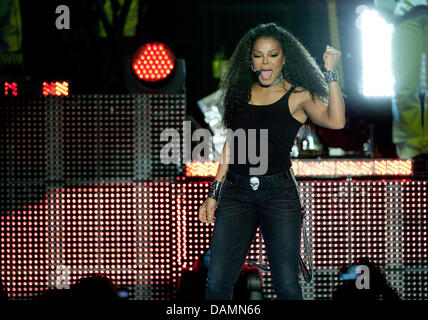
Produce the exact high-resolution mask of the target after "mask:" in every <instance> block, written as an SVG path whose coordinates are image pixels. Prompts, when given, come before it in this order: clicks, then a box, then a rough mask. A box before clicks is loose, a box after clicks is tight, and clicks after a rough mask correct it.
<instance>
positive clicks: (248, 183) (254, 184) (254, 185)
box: [226, 168, 292, 191]
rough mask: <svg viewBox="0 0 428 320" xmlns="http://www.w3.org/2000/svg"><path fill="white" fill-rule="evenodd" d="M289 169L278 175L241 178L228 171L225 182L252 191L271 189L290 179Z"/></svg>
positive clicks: (241, 176)
mask: <svg viewBox="0 0 428 320" xmlns="http://www.w3.org/2000/svg"><path fill="white" fill-rule="evenodd" d="M290 170H291V168H290V169H286V170H283V171H281V172H279V173H275V174H272V175H261V176H243V175H240V174H237V173H234V172H230V171H228V172H227V173H226V180H227V181H229V182H232V183H234V184H239V185H242V186H244V187H249V188H251V189H252V190H254V191H255V190H258V189H259V188H260V189H261V188H265V187H272V186H274V185H276V184H280V183H281V182H284V181H285V180H288V179H292V173H291V172H290Z"/></svg>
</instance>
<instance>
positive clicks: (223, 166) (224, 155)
mask: <svg viewBox="0 0 428 320" xmlns="http://www.w3.org/2000/svg"><path fill="white" fill-rule="evenodd" d="M228 159H229V144H228V142H227V140H226V142H225V143H224V146H223V151H222V152H221V161H220V164H219V166H218V169H217V174H216V176H215V178H214V179H215V180H217V181H219V182H223V181H224V178H225V177H226V172H227V169H228V168H229V162H228V161H227V160H228Z"/></svg>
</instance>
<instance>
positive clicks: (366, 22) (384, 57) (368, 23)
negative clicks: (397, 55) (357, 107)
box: [357, 9, 394, 97]
mask: <svg viewBox="0 0 428 320" xmlns="http://www.w3.org/2000/svg"><path fill="white" fill-rule="evenodd" d="M357 27H358V28H359V29H360V30H361V39H362V55H363V57H362V64H363V77H362V80H363V83H362V93H363V95H365V96H367V97H391V96H393V93H394V77H393V75H392V65H391V38H392V32H393V26H392V24H388V23H387V22H386V21H385V20H384V19H383V18H382V17H380V16H379V14H378V13H377V11H375V10H368V9H366V10H361V15H360V16H359V17H358V19H357Z"/></svg>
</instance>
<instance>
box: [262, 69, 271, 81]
mask: <svg viewBox="0 0 428 320" xmlns="http://www.w3.org/2000/svg"><path fill="white" fill-rule="evenodd" d="M260 71H261V73H260V77H261V78H262V79H263V80H268V79H270V77H271V76H272V70H271V69H268V70H263V69H262V70H260Z"/></svg>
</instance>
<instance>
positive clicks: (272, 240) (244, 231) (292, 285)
mask: <svg viewBox="0 0 428 320" xmlns="http://www.w3.org/2000/svg"><path fill="white" fill-rule="evenodd" d="M293 178H294V177H293ZM301 224H302V210H301V203H300V197H299V194H298V190H297V186H296V184H295V182H294V181H293V179H292V178H288V179H286V178H282V179H281V180H280V181H276V182H266V183H265V184H264V183H263V182H261V183H260V186H259V188H258V189H257V190H256V191H254V190H252V189H251V187H250V185H249V184H248V185H244V184H239V183H237V182H236V183H232V182H230V181H227V180H225V182H224V183H223V186H222V190H221V193H220V198H219V202H218V206H217V209H216V212H215V226H214V231H213V234H212V238H211V260H210V266H209V271H208V277H207V290H206V296H205V299H206V300H231V299H232V295H233V287H234V284H235V283H236V281H237V279H238V276H239V273H240V271H241V268H242V266H243V264H244V261H245V258H246V256H247V254H248V251H249V248H250V246H251V244H252V241H253V239H254V236H255V233H256V231H257V228H258V227H259V226H260V228H261V233H262V235H263V239H264V242H265V245H266V252H267V257H268V259H269V264H270V269H271V274H272V281H273V285H274V288H275V290H276V294H277V297H278V299H280V300H302V299H303V297H302V291H301V288H300V285H299V279H298V276H299V253H300V230H301Z"/></svg>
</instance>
